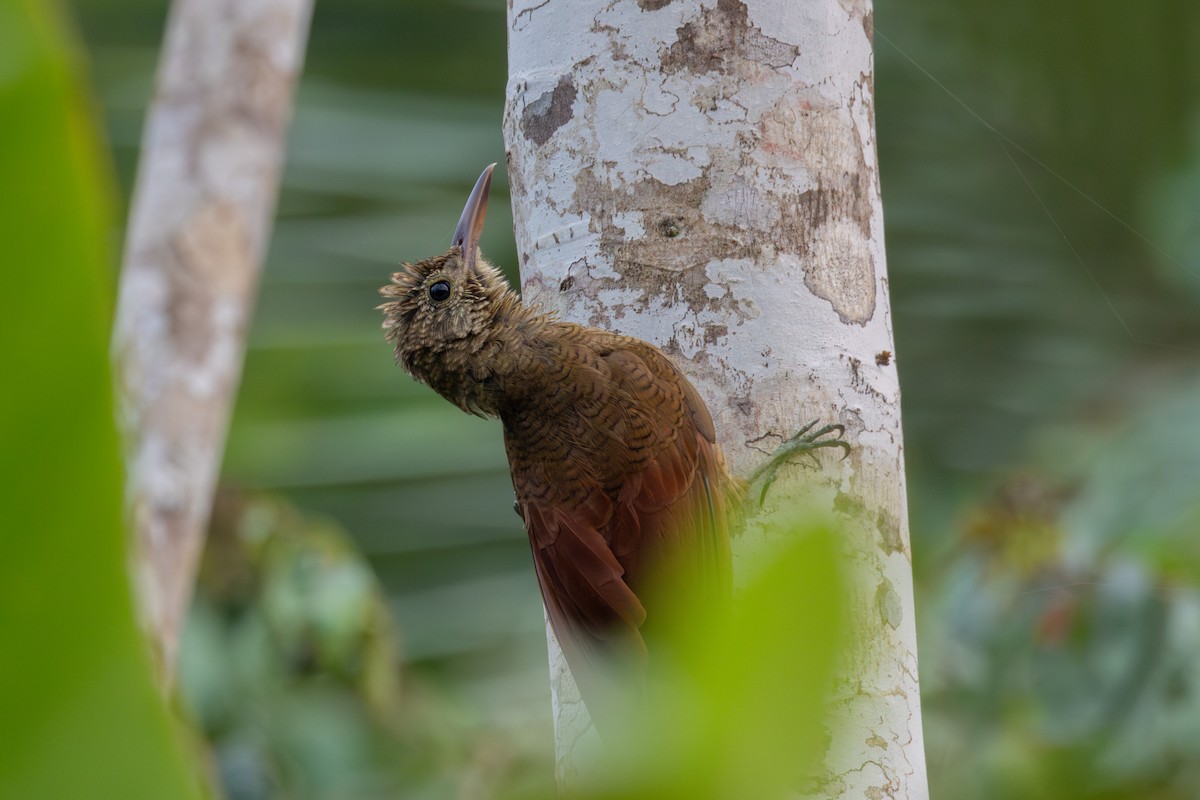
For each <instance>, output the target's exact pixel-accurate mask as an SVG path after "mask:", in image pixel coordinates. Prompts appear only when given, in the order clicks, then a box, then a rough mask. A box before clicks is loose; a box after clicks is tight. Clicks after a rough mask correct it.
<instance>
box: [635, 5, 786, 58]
mask: <svg viewBox="0 0 1200 800" xmlns="http://www.w3.org/2000/svg"><path fill="white" fill-rule="evenodd" d="M664 5H665V4H664ZM643 7H644V6H643ZM675 33H676V36H677V40H676V41H675V43H674V44H672V45H671V46H670V47H669V48H667V50H666V51H665V52H664V53H663V56H662V67H663V71H665V72H667V73H668V74H670V73H676V72H682V71H685V70H686V71H688V72H692V73H694V74H696V75H704V74H705V73H709V72H719V73H728V72H730V71H732V69H733V68H734V64H736V63H737V62H739V61H750V62H753V63H756V64H763V65H766V66H769V67H776V68H778V67H786V66H787V65H789V64H791V63H792V62H793V61H795V60H796V58H797V56H799V55H800V48H799V47H796V46H795V45H793V44H789V43H788V42H783V41H780V40H779V39H773V38H771V37H770V36H767V35H766V34H764V33H763V32H762V29H761V28H757V27H754V26H752V25H751V24H750V12H749V10H748V9H747V8H746V4H745V3H743V2H741V0H717V5H716V8H705V9H703V10H702V11H701V13H700V16H699V18H697V19H695V20H692V21H691V22H688V23H687V24H685V25H683V26H681V27H680V28H678V29H676V31H675Z"/></svg>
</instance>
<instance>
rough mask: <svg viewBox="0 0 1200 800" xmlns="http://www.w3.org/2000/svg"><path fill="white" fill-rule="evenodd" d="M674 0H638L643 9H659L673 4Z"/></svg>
mask: <svg viewBox="0 0 1200 800" xmlns="http://www.w3.org/2000/svg"><path fill="white" fill-rule="evenodd" d="M672 2H674V0H637V4H638V5H639V6H641V8H642V11H658V10H660V9H663V8H666V7H667V6H669V5H671V3H672Z"/></svg>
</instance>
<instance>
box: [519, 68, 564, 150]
mask: <svg viewBox="0 0 1200 800" xmlns="http://www.w3.org/2000/svg"><path fill="white" fill-rule="evenodd" d="M576 94H577V92H576V91H575V84H574V83H572V82H571V78H570V77H568V76H566V75H564V76H562V77H561V78H559V79H558V84H557V85H556V86H555V87H554V88H553V89H552V90H550V91H548V92H546V93H545V94H543V95H542V96H541V97H539V98H538V99H537V100H534V101H533V102H532V103H530V104H529V105H527V106H525V110H524V111H523V112H521V133H523V134H524V135H525V138H526V139H529V140H530V141H532V142H533V143H535V144H538V145H543V144H545V143H546V142H548V141H550V137H551V136H553V135H554V132H555V131H556V130H558V129H559V128H561V127H562V126H563V125H566V124H567V122H568V121H570V119H571V117H572V115H573V114H574V111H573V109H572V106H573V105H574V104H575V97H576Z"/></svg>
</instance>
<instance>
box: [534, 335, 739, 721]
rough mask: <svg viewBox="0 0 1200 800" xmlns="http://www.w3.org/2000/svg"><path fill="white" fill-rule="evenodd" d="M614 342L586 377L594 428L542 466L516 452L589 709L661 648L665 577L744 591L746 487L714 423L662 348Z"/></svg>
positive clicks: (551, 435) (549, 452)
mask: <svg viewBox="0 0 1200 800" xmlns="http://www.w3.org/2000/svg"><path fill="white" fill-rule="evenodd" d="M612 338H613V342H614V346H610V347H604V348H603V349H601V350H600V352H599V353H598V354H597V355H598V360H597V362H595V363H593V364H592V365H591V366H589V367H588V368H587V369H586V370H584V371H583V373H581V374H577V375H575V376H573V378H572V381H573V385H574V386H575V388H576V389H577V390H578V395H579V397H580V398H582V399H581V400H580V401H579V402H580V403H582V404H583V405H585V406H587V407H588V408H587V411H586V413H581V414H580V415H579V416H578V418H577V419H578V420H579V424H580V425H583V426H584V427H585V428H587V427H588V426H592V427H591V429H588V430H584V431H582V432H580V433H578V434H577V435H576V434H563V433H561V432H556V431H548V432H547V433H546V439H545V441H543V442H542V446H541V448H540V451H541V453H540V456H539V457H535V458H528V457H526V458H517V459H514V458H512V451H510V460H511V461H512V467H513V483H514V487H515V489H516V493H517V500H518V504H519V506H520V508H521V511H522V514H523V516H524V518H525V525H526V528H527V530H528V532H529V537H530V543H531V545H532V549H533V555H534V563H535V566H536V568H537V574H538V581H539V584H540V587H541V590H542V597H543V599H544V601H545V604H546V609H547V612H548V615H549V617H550V622H551V624H552V625H553V627H554V630H555V633H556V634H557V636H558V638H559V641H560V643H561V644H562V647H563V651H564V653H565V654H566V656H567V661H568V663H569V664H570V666H571V671H572V674H573V675H574V676H575V677H576V680H577V682H578V683H579V684H580V687H581V690H582V691H583V693H584V695H585V698H586V697H588V696H589V694H591V693H590V692H589V684H594V683H595V682H597V681H599V680H602V678H600V677H599V675H602V674H603V673H606V672H609V673H611V669H610V666H609V662H613V661H617V662H618V663H622V664H624V665H629V663H630V662H631V661H632V662H633V663H634V665H636V664H637V662H640V661H642V660H643V659H644V657H645V655H646V649H647V648H646V641H647V638H649V639H650V641H651V648H650V649H651V650H653V649H654V644H653V638H654V637H653V635H652V634H651V632H652V631H653V629H654V625H655V623H656V621H657V619H658V618H657V617H656V615H655V604H656V603H661V600H659V599H658V598H653V597H651V596H650V595H651V587H652V585H653V584H654V582H655V581H657V580H658V579H659V578H661V577H664V576H663V575H662V573H663V572H665V571H666V570H668V569H669V570H671V571H672V572H676V571H682V572H683V573H684V574H682V575H671V576H668V577H671V578H674V579H676V580H677V581H678V584H677V585H682V586H687V587H691V588H693V589H696V590H698V591H705V590H707V591H713V592H719V593H721V594H724V593H727V592H728V587H729V583H730V577H729V544H728V525H729V514H730V508H729V506H730V503H731V502H732V497H733V495H732V491H731V486H732V481H731V479H730V478H729V476H728V472H727V470H726V467H725V464H724V461H723V459H722V457H721V455H720V452H719V450H718V449H717V448H716V445H715V441H714V439H715V436H714V433H713V426H712V421H711V418H710V417H709V414H708V412H707V410H706V409H705V407H704V404H703V402H702V401H701V400H700V398H699V396H698V395H697V394H696V392H695V389H693V388H692V386H691V385H690V384H689V383H688V382H687V380H686V379H685V378H684V377H683V375H682V374H681V373H680V372H679V371H678V370H677V369H676V368H675V367H674V365H672V364H671V363H670V361H669V360H667V358H666V357H665V356H663V355H662V354H661V353H660V352H659V351H658V350H656V349H654V348H653V347H651V346H649V345H646V344H644V343H642V342H639V341H637V340H632V339H625V338H624V337H616V336H613V337H612ZM581 383H582V384H583V388H582V389H580V388H579V386H580V384H581ZM585 444H586V445H587V446H584V445H585ZM581 458H584V459H592V460H594V461H596V462H597V463H594V464H593V463H583V464H581V463H579V459H581ZM556 478H558V480H556ZM563 478H565V479H563ZM562 486H566V487H568V489H566V490H563V489H561V488H560V487H562ZM593 696H594V695H593Z"/></svg>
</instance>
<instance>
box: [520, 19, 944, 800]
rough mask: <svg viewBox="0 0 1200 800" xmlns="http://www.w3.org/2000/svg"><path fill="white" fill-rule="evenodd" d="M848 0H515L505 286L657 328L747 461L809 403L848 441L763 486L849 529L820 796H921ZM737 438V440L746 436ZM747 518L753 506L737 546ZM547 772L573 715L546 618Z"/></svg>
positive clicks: (879, 251) (647, 330)
mask: <svg viewBox="0 0 1200 800" xmlns="http://www.w3.org/2000/svg"><path fill="white" fill-rule="evenodd" d="M871 19H872V12H871V8H870V4H869V3H868V2H865V1H862V0H860V1H859V2H854V1H853V0H745V2H742V1H741V0H705V2H702V3H696V2H686V1H684V0H637V2H628V3H612V2H609V1H608V0H575V2H571V3H566V2H561V0H560V1H559V2H555V0H513V2H510V4H509V14H508V24H509V70H510V74H509V84H508V92H509V96H508V105H507V109H508V110H507V115H506V121H505V136H506V141H507V145H508V159H509V180H510V183H511V186H512V197H513V213H514V219H515V228H516V239H517V249H518V252H519V253H520V257H521V266H522V283H523V288H524V292H525V296H526V298H527V299H528V302H531V303H534V304H537V305H540V306H542V307H544V308H546V309H553V310H556V311H558V312H559V313H560V315H561V316H562V317H563V318H564V319H568V320H573V321H577V322H581V323H585V324H589V325H596V326H599V327H603V328H608V329H610V330H616V331H620V332H621V333H626V334H631V335H634V336H638V337H641V338H643V339H647V340H649V341H651V342H654V343H656V344H658V345H659V346H661V347H662V348H663V349H664V350H665V351H666V352H667V353H668V354H669V355H670V356H671V357H672V358H673V359H674V360H675V361H676V363H678V364H679V365H680V366H681V367H682V368H683V369H684V370H685V371H686V372H687V374H688V375H689V377H690V378H691V379H692V381H693V382H694V383H695V385H696V386H697V388H698V389H699V390H700V392H701V393H702V394H703V396H704V398H705V400H706V402H707V403H708V405H709V409H710V410H711V411H712V414H713V417H714V419H715V420H716V423H717V429H718V434H719V435H720V437H721V443H722V446H723V447H724V449H725V452H726V454H727V455H728V456H729V458H730V462H731V464H732V465H733V466H734V468H735V469H736V470H737V471H738V472H740V473H741V474H747V473H748V472H750V470H751V469H752V468H753V467H754V466H756V465H757V464H758V463H760V462H761V461H762V459H763V458H764V455H763V451H764V450H767V451H769V450H770V449H771V444H772V443H778V442H779V439H771V438H770V437H769V436H768V438H767V439H766V440H763V439H762V437H764V435H769V434H775V435H780V436H787V435H789V434H790V433H792V432H795V431H797V430H798V429H800V428H801V427H802V426H803V425H804V424H806V423H808V422H810V421H812V420H814V419H820V420H822V421H824V422H841V423H844V424H845V425H846V429H847V434H846V437H847V440H848V441H849V442H850V444H851V446H852V451H851V455H850V457H849V458H847V459H846V460H844V461H842V462H836V460H835V459H832V458H829V459H826V460H825V463H826V465H827V467H826V471H825V472H823V473H821V474H819V475H816V474H815V473H813V472H812V471H808V472H807V473H805V472H804V471H803V470H801V469H799V468H795V469H789V470H788V471H787V475H786V476H785V477H784V478H781V480H780V481H779V483H777V484H776V485H775V487H773V488H772V494H771V497H772V498H773V500H772V502H774V503H780V504H782V503H787V504H793V503H800V502H807V503H815V504H816V505H817V507H822V508H828V509H831V510H834V511H836V512H837V513H838V515H839V518H840V519H841V520H842V522H843V527H844V530H845V531H846V533H847V538H846V540H845V557H846V562H847V564H848V565H850V569H851V570H853V574H852V575H851V576H850V579H851V581H852V584H853V587H854V596H853V597H852V600H851V603H850V611H851V613H852V614H854V615H855V619H854V623H855V628H854V629H855V630H857V631H859V632H860V633H861V640H858V641H855V642H854V644H853V646H852V648H851V652H850V654H849V656H848V657H847V659H846V663H845V664H844V665H843V667H842V669H841V671H840V676H839V680H838V683H837V686H836V688H835V692H834V697H833V707H834V708H835V709H837V711H836V712H835V713H836V715H837V719H834V720H831V721H830V732H831V736H832V739H831V741H830V744H829V747H828V751H827V753H826V758H825V763H824V774H823V775H822V776H820V781H819V784H820V786H821V788H820V789H819V790H818V792H817V796H821V797H841V796H843V795H845V796H848V797H863V796H866V797H904V798H924V797H926V796H927V793H928V790H927V786H926V778H925V762H924V752H923V742H922V733H921V713H920V698H919V689H918V685H917V658H916V628H915V624H914V609H913V594H912V569H911V553H910V549H909V539H908V525H907V510H906V503H905V489H904V467H903V455H902V440H901V430H900V392H899V384H898V382H897V376H896V362H895V359H894V357H893V355H892V351H893V350H894V347H893V345H892V333H891V320H890V311H889V307H888V293H887V276H886V272H885V261H884V251H883V214H882V206H881V202H880V195H879V176H878V169H877V164H876V154H875V138H874V137H875V127H874V121H875V120H874V96H873V86H874V83H873V56H872V49H871V37H872V31H871ZM756 443H757V444H756ZM768 535H769V533H768V531H767V530H766V529H765V528H764V527H763V526H761V525H755V524H754V523H753V521H752V522H751V524H750V526H749V528H748V530H747V531H746V533H745V534H743V536H742V537H741V538H740V539H739V540H738V541H737V542H735V568H736V561H737V554H738V553H739V552H741V553H743V554H744V553H745V552H747V550H748V549H749V548H753V547H754V546H755V543H756V542H758V543H761V542H762V541H763V537H765V536H768ZM551 670H552V680H553V691H552V696H553V702H554V720H555V728H556V740H557V747H558V755H559V778H560V782H567V783H569V782H570V779H571V774H572V772H573V770H574V769H575V764H574V761H573V758H572V754H573V753H574V752H575V747H576V745H577V742H578V741H579V737H580V736H582V735H584V734H583V733H582V731H583V729H584V728H585V727H586V714H585V713H584V712H583V711H582V707H581V705H580V703H579V701H578V694H577V692H576V691H575V689H574V687H573V686H572V685H571V683H570V680H569V672H568V670H567V668H566V665H565V663H564V661H563V659H562V655H561V652H560V651H558V649H557V646H556V643H554V642H553V641H551Z"/></svg>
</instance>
